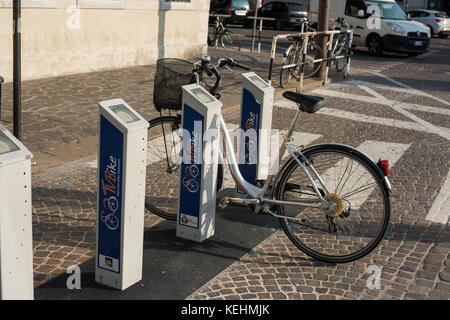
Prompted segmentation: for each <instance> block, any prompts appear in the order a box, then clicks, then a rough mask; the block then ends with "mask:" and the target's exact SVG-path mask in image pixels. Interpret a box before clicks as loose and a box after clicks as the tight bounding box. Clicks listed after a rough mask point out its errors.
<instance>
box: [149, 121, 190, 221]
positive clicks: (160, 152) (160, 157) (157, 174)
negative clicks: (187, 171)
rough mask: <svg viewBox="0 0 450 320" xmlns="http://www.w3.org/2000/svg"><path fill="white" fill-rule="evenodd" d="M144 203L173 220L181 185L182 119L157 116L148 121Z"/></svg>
mask: <svg viewBox="0 0 450 320" xmlns="http://www.w3.org/2000/svg"><path fill="white" fill-rule="evenodd" d="M149 124H150V127H149V128H148V136H147V172H146V186H145V207H146V208H147V209H148V210H150V211H151V212H153V213H154V214H156V215H158V216H160V217H161V218H164V219H168V220H176V218H177V211H178V192H179V188H180V186H179V185H180V170H179V168H180V160H181V142H182V141H181V137H180V136H179V134H178V129H179V128H180V127H181V119H180V117H176V116H165V117H159V118H156V119H153V120H151V121H149Z"/></svg>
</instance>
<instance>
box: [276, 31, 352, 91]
mask: <svg viewBox="0 0 450 320" xmlns="http://www.w3.org/2000/svg"><path fill="white" fill-rule="evenodd" d="M343 32H347V33H350V38H349V42H348V47H349V48H351V46H352V41H353V31H352V30H345V31H342V30H329V31H318V32H300V33H290V34H280V35H277V36H275V37H273V40H272V48H271V52H270V64H269V77H268V81H269V85H271V84H272V70H273V69H280V70H281V69H287V68H292V67H295V66H298V68H299V71H300V72H299V73H300V77H299V78H300V79H299V81H298V84H297V92H301V91H302V87H303V79H304V65H305V62H304V61H305V57H306V50H307V48H308V41H309V38H310V37H313V36H317V35H324V37H325V38H327V37H328V38H329V39H328V42H327V50H326V52H324V53H323V54H324V57H323V58H319V59H314V60H313V61H312V62H313V63H316V62H321V61H322V62H323V61H326V62H327V64H326V73H325V79H323V81H324V85H326V84H327V83H328V71H329V68H330V63H331V59H333V60H337V59H344V58H345V59H347V64H346V66H345V69H344V77H347V75H348V72H349V70H350V55H349V54H347V55H340V56H333V57H327V52H331V50H332V47H333V38H334V36H335V35H336V34H341V33H343ZM290 37H302V38H303V44H302V49H303V50H302V53H301V56H302V59H298V62H297V63H296V64H291V65H285V66H281V67H276V68H273V62H274V60H275V53H276V47H277V41H278V40H279V39H287V38H290ZM349 52H350V51H349Z"/></svg>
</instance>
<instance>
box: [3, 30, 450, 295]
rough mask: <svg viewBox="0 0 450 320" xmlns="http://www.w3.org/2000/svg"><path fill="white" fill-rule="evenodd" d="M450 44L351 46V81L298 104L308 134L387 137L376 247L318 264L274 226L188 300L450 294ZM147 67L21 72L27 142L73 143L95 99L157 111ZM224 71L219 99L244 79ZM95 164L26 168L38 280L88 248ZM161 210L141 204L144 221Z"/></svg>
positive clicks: (286, 107)
mask: <svg viewBox="0 0 450 320" xmlns="http://www.w3.org/2000/svg"><path fill="white" fill-rule="evenodd" d="M449 50H450V47H449V44H448V42H445V41H444V40H437V39H433V51H432V52H431V53H430V54H429V55H427V56H422V57H418V58H414V59H403V58H399V57H384V58H372V57H369V56H367V55H365V53H363V52H361V53H358V54H357V55H356V56H355V58H354V59H353V61H352V74H353V76H352V77H351V78H350V81H353V82H343V83H337V84H333V85H331V86H329V87H326V88H324V89H317V91H315V93H317V94H321V95H324V96H325V97H326V107H325V108H324V109H322V110H321V111H320V112H319V113H317V114H315V115H305V116H304V117H303V118H302V121H301V122H300V123H299V126H298V127H297V128H296V130H297V131H298V132H302V133H308V134H310V135H314V137H316V138H315V139H314V143H320V142H331V141H332V142H339V143H345V144H349V145H353V146H356V147H359V146H361V145H364V146H367V145H369V150H368V152H369V154H370V152H375V151H379V150H381V149H380V148H381V147H386V146H387V149H389V150H393V151H392V152H391V153H390V154H389V156H392V157H393V158H395V159H396V161H395V164H394V165H392V176H391V183H392V185H393V186H394V188H395V192H396V198H393V199H392V205H393V207H392V219H391V224H390V227H389V230H388V233H387V235H386V238H385V239H384V240H383V241H382V243H381V244H380V246H379V247H378V248H377V249H376V250H375V251H374V252H373V253H371V254H370V255H369V256H367V257H365V258H363V259H361V260H358V261H356V262H353V263H349V264H343V265H330V264H325V263H319V262H317V261H315V260H312V259H310V258H309V257H307V256H306V255H304V254H303V253H302V252H300V251H299V250H298V249H297V248H296V247H294V246H293V245H292V244H291V243H290V241H289V240H288V239H287V238H286V236H285V235H284V233H282V232H281V231H277V232H275V233H274V234H273V235H271V236H270V237H269V238H267V239H266V240H264V241H263V242H262V243H260V244H259V245H258V246H256V247H255V248H254V249H253V250H252V251H251V252H250V253H248V254H247V255H245V256H244V257H242V258H241V259H240V260H239V261H236V262H235V263H234V264H232V265H231V266H230V267H229V268H227V269H226V270H224V271H223V272H221V273H220V274H218V275H217V276H216V277H215V278H213V279H211V281H209V282H208V283H206V284H205V285H204V286H202V287H201V288H199V289H198V290H196V291H195V292H193V293H192V294H191V295H190V296H189V297H188V299H222V298H224V299H261V298H267V299H373V298H377V299H379V298H383V299H399V298H402V299H408V298H410V299H425V298H437V299H449V298H450V282H449V281H450V256H449V252H450V228H449V224H448V215H447V216H445V214H444V215H443V214H442V212H444V211H445V212H448V210H445V208H446V205H447V204H448V196H447V198H446V197H445V194H443V193H442V190H444V189H445V186H446V182H447V181H448V175H449V173H448V171H449V170H448V168H449V162H450V158H449V152H448V150H450V141H449V139H448V128H449V126H450V122H449V121H450V114H449V110H450V108H449V104H448V101H450V93H449V91H448V75H449V74H450V69H449V66H450V61H449V57H450V55H449ZM211 52H212V53H215V55H216V56H218V55H221V53H222V52H220V51H217V52H216V51H214V50H211ZM257 59H258V57H257V56H256V57H252V56H250V55H242V58H241V61H242V62H243V63H247V64H249V65H252V66H253V65H255V68H253V69H254V70H256V71H257V72H260V73H262V75H266V71H267V65H266V64H265V63H263V62H261V61H259V62H258V61H257ZM154 71H155V68H154V66H145V67H138V68H127V69H122V70H113V71H105V72H97V73H91V74H83V75H72V76H65V77H59V78H51V79H44V80H35V81H28V82H25V83H24V87H23V95H24V96H23V108H24V118H23V123H24V128H23V132H24V143H25V145H27V146H29V148H30V149H31V150H32V151H33V152H40V151H42V150H44V151H45V150H47V151H48V150H49V149H48V148H49V146H51V145H54V144H55V143H60V142H61V143H65V144H67V146H68V147H69V148H68V149H67V150H68V152H70V146H72V145H73V143H74V141H78V142H79V141H83V140H84V139H86V138H87V137H89V136H91V137H95V136H96V135H97V125H98V120H97V117H98V116H97V112H98V111H97V106H96V105H97V102H98V101H101V100H106V99H111V98H114V97H122V98H123V99H124V100H125V101H127V102H128V103H129V104H130V105H131V106H132V107H134V108H135V109H136V110H137V111H138V112H140V113H141V114H142V115H143V116H144V117H147V118H152V117H153V116H155V112H154V111H153V110H154V108H153V106H152V89H153V84H152V81H151V79H153V75H154ZM370 72H375V74H374V73H370ZM228 76H229V79H228V80H227V81H228V82H227V83H228V84H230V87H229V88H227V90H226V92H225V93H224V98H225V99H227V98H226V95H229V96H231V95H233V93H234V92H235V91H236V89H237V88H238V86H239V75H238V74H231V73H228ZM386 77H389V78H386ZM390 79H393V80H394V81H398V82H400V83H401V85H400V84H398V83H395V82H393V81H391V80H390ZM358 81H359V82H358ZM411 88H416V89H418V90H421V91H415V90H412V89H411ZM374 92H375V93H374ZM377 94H378V95H377ZM380 95H381V96H380ZM11 96H12V94H11V87H10V85H9V84H7V85H6V86H5V90H4V96H3V115H2V119H3V120H6V125H7V126H11V122H12V114H11V98H10V97H11ZM383 97H384V98H385V99H386V100H383V99H382V98H383ZM391 100H394V101H395V102H394V103H392V101H391ZM233 101H235V100H233V98H230V100H229V101H228V104H230V103H232V102H233ZM380 102H383V103H380ZM400 102H401V104H400ZM445 102H446V103H445ZM291 107H292V105H290V104H289V103H286V102H284V101H281V100H277V103H276V108H275V110H274V128H279V129H281V128H286V127H287V125H288V123H289V121H290V119H291V118H292V115H293V112H294V111H293V110H292V109H291ZM237 117H238V114H237V112H230V113H229V114H227V115H226V121H227V122H228V121H230V122H232V123H233V122H234V123H237ZM36 132H39V135H37V134H36ZM331 132H332V135H330V133H331ZM368 142H369V143H368ZM75 143H76V142H75ZM367 143H368V144H367ZM380 145H381V147H380ZM392 146H396V147H398V148H397V149H396V148H393V147H392ZM376 160H377V159H376ZM96 174H97V169H96V155H88V156H87V157H83V158H82V159H80V160H76V161H71V162H68V163H65V164H62V165H60V166H57V167H54V168H50V169H46V170H43V171H42V172H39V173H38V174H35V175H34V176H33V241H34V263H35V266H34V270H35V286H38V285H40V284H42V283H44V282H46V281H48V280H49V279H51V278H53V277H55V276H56V275H58V274H62V273H64V272H65V271H66V268H67V267H68V266H70V265H78V264H81V263H83V262H85V261H87V260H88V259H90V258H92V257H93V256H94V254H95V252H94V251H95V219H96V213H95V211H96ZM447 183H448V182H447ZM439 201H440V202H439ZM437 202H439V203H437ZM436 203H437V204H436ZM436 208H437V209H436ZM442 210H444V211H442ZM430 214H431V215H430ZM443 218H446V220H445V221H443V223H440V222H436V220H439V219H441V220H442V219H443ZM159 221H160V220H159V218H157V217H155V216H154V215H146V220H145V227H146V229H150V228H152V226H154V225H155V224H157V223H158V222H159ZM370 265H376V266H379V267H380V268H381V289H380V290H376V289H368V288H367V279H368V277H369V276H370V275H371V274H370V273H368V272H367V271H368V270H367V267H368V266H370Z"/></svg>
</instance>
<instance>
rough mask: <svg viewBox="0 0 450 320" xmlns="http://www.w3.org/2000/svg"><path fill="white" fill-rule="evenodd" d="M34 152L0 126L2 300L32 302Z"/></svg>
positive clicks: (0, 285)
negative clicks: (32, 176)
mask: <svg viewBox="0 0 450 320" xmlns="http://www.w3.org/2000/svg"><path fill="white" fill-rule="evenodd" d="M32 157H33V155H32V154H31V152H30V151H29V150H28V149H27V148H26V147H25V146H24V145H23V144H22V143H21V142H20V141H19V140H18V139H17V138H16V137H14V136H13V135H12V134H11V133H10V132H9V131H8V130H6V128H5V127H4V126H2V125H1V124H0V300H32V299H33V295H34V293H33V292H34V288H33V241H32V219H31V158H32Z"/></svg>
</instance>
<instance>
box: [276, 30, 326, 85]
mask: <svg viewBox="0 0 450 320" xmlns="http://www.w3.org/2000/svg"><path fill="white" fill-rule="evenodd" d="M303 25H304V27H303V32H315V31H316V30H315V29H313V28H312V27H311V26H310V25H309V23H308V21H305V22H304V24H303ZM290 40H292V41H293V43H292V44H291V45H290V46H289V48H287V50H286V51H285V52H284V54H283V60H282V63H281V64H282V68H281V71H280V86H281V87H282V88H285V87H286V86H287V84H288V83H289V80H291V78H294V79H295V80H297V81H299V80H300V71H301V66H299V60H300V61H302V60H303V47H304V44H305V42H304V38H303V37H302V36H300V35H299V36H293V37H291V38H290ZM316 51H318V52H320V56H323V54H322V53H323V51H322V49H321V48H320V47H319V46H318V45H317V44H316V43H315V41H314V36H311V37H310V38H309V39H308V47H307V49H306V52H305V58H304V62H303V78H304V79H306V78H310V77H312V76H313V75H314V74H315V73H316V72H317V71H318V70H319V68H320V65H316V64H315V54H316Z"/></svg>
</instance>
